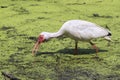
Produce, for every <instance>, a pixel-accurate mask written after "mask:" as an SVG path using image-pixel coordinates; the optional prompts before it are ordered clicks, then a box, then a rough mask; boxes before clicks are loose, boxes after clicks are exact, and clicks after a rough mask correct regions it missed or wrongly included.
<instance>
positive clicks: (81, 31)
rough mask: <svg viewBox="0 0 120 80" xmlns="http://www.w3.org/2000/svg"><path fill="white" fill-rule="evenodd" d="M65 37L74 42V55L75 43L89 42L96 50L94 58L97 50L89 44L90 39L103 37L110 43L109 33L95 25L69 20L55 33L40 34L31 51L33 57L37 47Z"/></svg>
mask: <svg viewBox="0 0 120 80" xmlns="http://www.w3.org/2000/svg"><path fill="white" fill-rule="evenodd" d="M62 35H66V36H67V37H69V38H72V39H74V40H75V53H77V43H78V41H86V42H89V43H90V44H91V45H92V46H93V48H94V49H95V50H96V56H97V53H98V48H97V47H96V46H95V44H94V43H92V42H91V40H92V39H95V38H99V37H103V38H104V39H106V40H107V41H111V38H110V36H111V32H110V31H109V30H108V29H105V28H103V27H101V26H99V25H97V24H95V23H92V22H88V21H84V20H69V21H67V22H65V23H64V24H63V25H62V27H61V28H60V30H59V31H58V32H55V33H50V32H42V33H40V35H39V37H38V40H37V42H36V44H35V45H34V48H33V50H32V53H33V55H34V54H35V53H36V52H37V51H38V48H39V45H40V44H41V43H42V42H44V41H46V40H49V39H51V38H56V37H60V36H62Z"/></svg>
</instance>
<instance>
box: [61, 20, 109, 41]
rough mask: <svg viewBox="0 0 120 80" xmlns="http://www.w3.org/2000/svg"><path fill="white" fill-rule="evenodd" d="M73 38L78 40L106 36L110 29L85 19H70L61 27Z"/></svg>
mask: <svg viewBox="0 0 120 80" xmlns="http://www.w3.org/2000/svg"><path fill="white" fill-rule="evenodd" d="M61 30H64V32H65V33H66V34H67V35H68V36H69V37H71V38H73V39H76V40H78V39H79V40H90V39H93V38H98V37H104V36H106V35H107V34H108V33H109V32H110V31H109V30H107V29H105V28H103V27H100V26H99V25H96V24H95V23H91V22H88V21H84V20H69V21H67V22H65V23H64V24H63V26H62V28H61Z"/></svg>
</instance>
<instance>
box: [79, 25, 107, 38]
mask: <svg viewBox="0 0 120 80" xmlns="http://www.w3.org/2000/svg"><path fill="white" fill-rule="evenodd" d="M80 34H82V37H84V38H90V39H92V38H98V37H104V36H106V35H107V34H108V30H107V29H105V28H103V27H100V26H96V25H94V26H89V27H86V28H85V29H83V30H82V31H81V32H80Z"/></svg>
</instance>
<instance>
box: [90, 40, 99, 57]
mask: <svg viewBox="0 0 120 80" xmlns="http://www.w3.org/2000/svg"><path fill="white" fill-rule="evenodd" d="M90 44H91V45H92V47H93V49H95V50H96V57H98V54H97V53H98V48H97V47H96V45H95V44H93V43H92V42H90Z"/></svg>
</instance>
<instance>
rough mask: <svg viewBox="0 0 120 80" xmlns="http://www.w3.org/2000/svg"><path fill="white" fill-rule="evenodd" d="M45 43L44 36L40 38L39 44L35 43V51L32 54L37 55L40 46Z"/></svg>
mask: <svg viewBox="0 0 120 80" xmlns="http://www.w3.org/2000/svg"><path fill="white" fill-rule="evenodd" d="M43 41H44V36H43V35H40V36H39V37H38V40H37V42H36V43H35V45H34V47H33V50H32V54H33V55H35V54H36V53H37V51H38V49H39V46H40V44H41V43H42V42H43Z"/></svg>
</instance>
